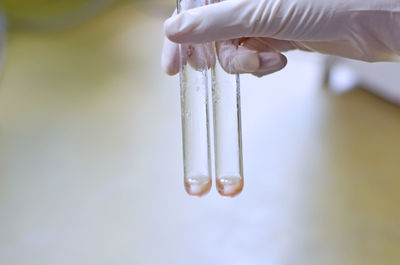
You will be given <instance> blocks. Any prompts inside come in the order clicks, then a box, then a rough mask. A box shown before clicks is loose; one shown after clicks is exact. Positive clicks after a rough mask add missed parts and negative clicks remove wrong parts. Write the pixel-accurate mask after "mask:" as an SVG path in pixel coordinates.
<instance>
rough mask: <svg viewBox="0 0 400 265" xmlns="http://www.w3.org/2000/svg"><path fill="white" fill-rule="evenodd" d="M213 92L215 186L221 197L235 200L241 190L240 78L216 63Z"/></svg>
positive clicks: (213, 72) (213, 75) (213, 73)
mask: <svg viewBox="0 0 400 265" xmlns="http://www.w3.org/2000/svg"><path fill="white" fill-rule="evenodd" d="M212 92H213V95H212V99H213V100H212V101H213V110H214V111H213V113H214V115H213V116H214V151H215V178H216V186H217V189H218V192H219V193H220V194H221V195H223V196H230V197H234V196H236V195H237V194H239V193H240V192H241V191H242V189H243V163H242V128H241V113H240V79H239V75H234V74H229V73H227V72H225V71H224V70H223V69H222V67H221V66H220V65H219V63H216V65H215V67H214V69H213V71H212Z"/></svg>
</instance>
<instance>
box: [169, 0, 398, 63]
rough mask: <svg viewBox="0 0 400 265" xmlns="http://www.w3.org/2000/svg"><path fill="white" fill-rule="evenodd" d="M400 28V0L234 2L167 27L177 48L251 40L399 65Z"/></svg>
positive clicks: (199, 10)
mask: <svg viewBox="0 0 400 265" xmlns="http://www.w3.org/2000/svg"><path fill="white" fill-rule="evenodd" d="M399 28H400V2H399V1H398V0H380V1H376V0H352V1H348V0H336V1H320V0H298V1H292V0H255V1H248V0H232V1H224V2H220V3H216V4H212V5H208V6H204V7H199V8H196V9H192V10H188V11H186V12H183V13H182V14H179V15H178V16H173V17H171V18H170V19H168V20H167V21H166V22H165V33H166V35H167V37H168V38H169V39H170V40H172V41H174V42H178V43H199V42H208V41H215V40H226V39H235V38H241V37H251V38H257V39H260V40H261V42H262V43H263V47H264V49H265V50H270V51H271V50H272V51H285V50H290V49H295V48H298V49H304V50H310V51H317V52H320V53H324V54H330V55H337V56H342V57H346V58H352V59H357V60H362V61H397V60H399V59H400V30H399ZM276 39H278V40H283V41H278V42H277V41H276Z"/></svg>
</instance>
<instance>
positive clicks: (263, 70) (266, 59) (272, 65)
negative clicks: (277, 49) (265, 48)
mask: <svg viewBox="0 0 400 265" xmlns="http://www.w3.org/2000/svg"><path fill="white" fill-rule="evenodd" d="M259 58H260V68H259V69H258V71H257V72H255V73H252V74H253V75H255V76H257V77H262V76H265V75H268V74H272V73H274V72H277V71H280V70H282V69H283V68H284V67H285V66H286V64H287V58H286V56H284V55H283V54H280V53H271V52H265V53H260V54H259Z"/></svg>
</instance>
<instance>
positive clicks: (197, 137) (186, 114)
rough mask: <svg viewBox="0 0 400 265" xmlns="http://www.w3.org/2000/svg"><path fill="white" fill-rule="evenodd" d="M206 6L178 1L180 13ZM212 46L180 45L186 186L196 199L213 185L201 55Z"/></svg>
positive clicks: (193, 0)
mask: <svg viewBox="0 0 400 265" xmlns="http://www.w3.org/2000/svg"><path fill="white" fill-rule="evenodd" d="M204 4H205V0H178V1H177V11H178V13H179V12H180V11H181V10H185V9H189V8H193V7H197V6H202V5H204ZM207 45H208V46H207ZM209 46H210V44H204V45H203V44H199V45H192V46H190V47H188V46H183V45H180V46H179V52H180V73H179V77H180V96H181V118H182V144H183V164H184V184H185V189H186V192H187V193H188V194H190V195H194V196H202V195H205V194H207V193H208V192H209V191H210V189H211V183H212V180H211V161H210V136H209V135H210V133H209V119H208V68H209V67H208V65H207V63H204V61H203V62H201V58H202V59H204V58H205V57H207V56H202V54H201V53H204V52H207V49H210V47H209ZM196 49H197V50H196ZM203 55H204V54H203Z"/></svg>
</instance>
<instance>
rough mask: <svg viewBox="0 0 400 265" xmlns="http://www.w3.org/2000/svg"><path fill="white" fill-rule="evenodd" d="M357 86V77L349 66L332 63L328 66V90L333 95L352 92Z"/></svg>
mask: <svg viewBox="0 0 400 265" xmlns="http://www.w3.org/2000/svg"><path fill="white" fill-rule="evenodd" d="M358 84H359V77H358V75H357V73H356V71H355V69H353V68H352V67H351V66H349V65H347V64H345V63H340V62H337V63H333V64H331V65H330V66H329V79H328V85H329V89H330V90H332V91H333V92H335V93H344V92H347V91H349V90H352V89H353V88H355V87H356V86H357V85H358Z"/></svg>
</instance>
